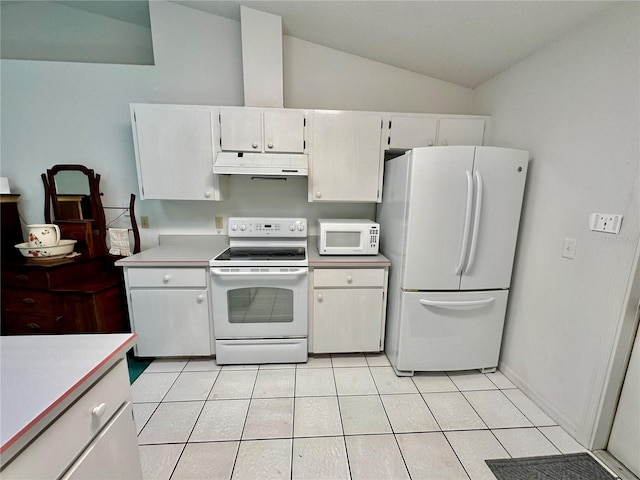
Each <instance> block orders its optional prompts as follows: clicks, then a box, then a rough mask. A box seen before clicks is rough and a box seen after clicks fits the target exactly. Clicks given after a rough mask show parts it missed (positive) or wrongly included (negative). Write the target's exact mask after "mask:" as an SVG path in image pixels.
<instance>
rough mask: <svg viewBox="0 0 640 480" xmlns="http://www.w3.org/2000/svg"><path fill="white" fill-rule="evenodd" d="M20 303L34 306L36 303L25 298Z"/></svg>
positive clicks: (31, 299)
mask: <svg viewBox="0 0 640 480" xmlns="http://www.w3.org/2000/svg"><path fill="white" fill-rule="evenodd" d="M22 303H26V304H27V305H35V304H36V301H35V300H34V299H33V298H29V297H26V298H23V299H22Z"/></svg>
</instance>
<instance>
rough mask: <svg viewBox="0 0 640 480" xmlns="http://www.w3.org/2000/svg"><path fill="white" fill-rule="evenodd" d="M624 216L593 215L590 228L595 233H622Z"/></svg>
mask: <svg viewBox="0 0 640 480" xmlns="http://www.w3.org/2000/svg"><path fill="white" fill-rule="evenodd" d="M621 224H622V215H617V214H610V213H592V214H591V215H589V228H590V229H591V230H593V231H594V232H605V233H620V225H621Z"/></svg>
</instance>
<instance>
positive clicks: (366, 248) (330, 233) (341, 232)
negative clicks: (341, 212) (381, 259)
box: [318, 218, 380, 255]
mask: <svg viewBox="0 0 640 480" xmlns="http://www.w3.org/2000/svg"><path fill="white" fill-rule="evenodd" d="M379 243H380V225H379V224H378V223H375V222H372V221H371V220H360V219H349V218H320V219H318V252H319V253H320V255H377V254H378V245H379Z"/></svg>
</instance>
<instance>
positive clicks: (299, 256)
mask: <svg viewBox="0 0 640 480" xmlns="http://www.w3.org/2000/svg"><path fill="white" fill-rule="evenodd" d="M305 258H306V255H305V249H304V247H291V248H276V247H231V248H228V249H227V250H225V251H224V252H222V253H221V254H220V255H218V256H217V257H216V260H247V261H252V260H271V261H277V260H283V259H285V260H304V259H305Z"/></svg>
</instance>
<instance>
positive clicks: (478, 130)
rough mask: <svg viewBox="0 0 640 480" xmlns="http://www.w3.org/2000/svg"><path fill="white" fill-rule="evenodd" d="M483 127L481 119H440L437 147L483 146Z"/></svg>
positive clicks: (483, 123) (483, 121)
mask: <svg viewBox="0 0 640 480" xmlns="http://www.w3.org/2000/svg"><path fill="white" fill-rule="evenodd" d="M484 127H485V120H484V119H482V118H441V119H440V120H439V121H438V145H440V146H444V147H446V146H448V145H476V146H478V145H484Z"/></svg>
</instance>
